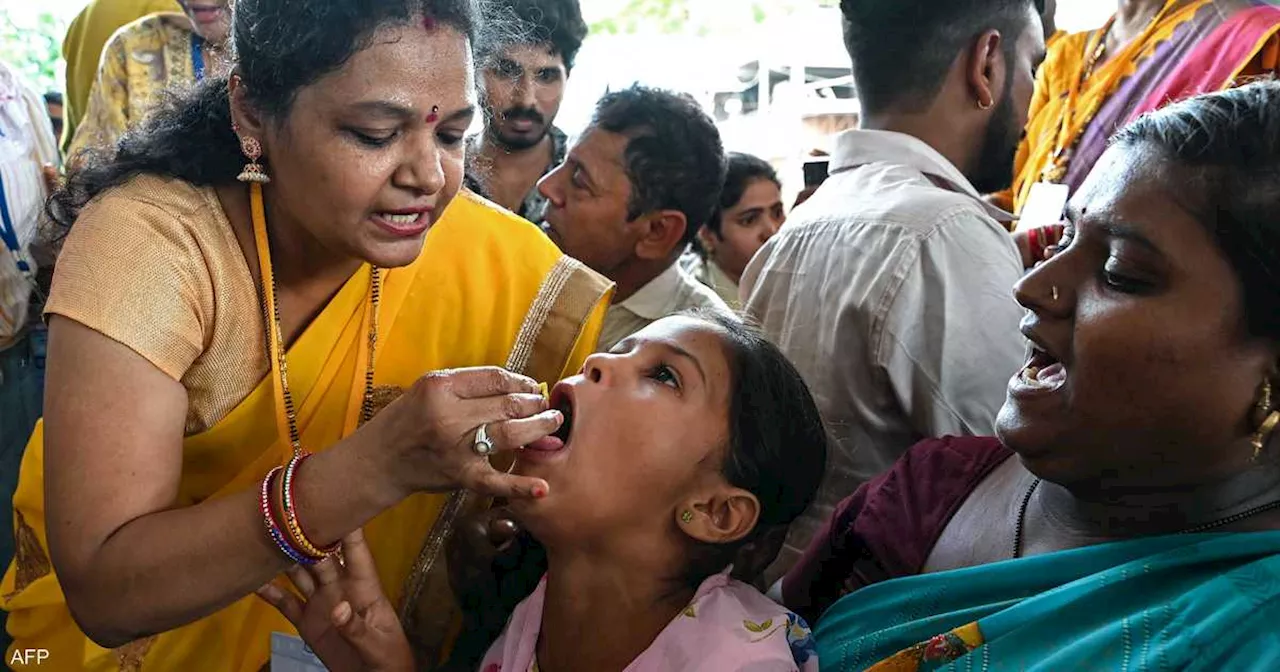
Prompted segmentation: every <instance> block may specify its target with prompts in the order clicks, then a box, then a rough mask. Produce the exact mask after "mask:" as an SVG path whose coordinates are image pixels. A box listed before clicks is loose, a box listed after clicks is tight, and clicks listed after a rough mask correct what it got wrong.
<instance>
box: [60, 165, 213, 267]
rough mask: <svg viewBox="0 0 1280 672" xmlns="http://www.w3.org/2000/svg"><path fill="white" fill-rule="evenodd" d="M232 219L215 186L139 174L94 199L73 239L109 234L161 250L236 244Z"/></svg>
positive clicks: (78, 220)
mask: <svg viewBox="0 0 1280 672" xmlns="http://www.w3.org/2000/svg"><path fill="white" fill-rule="evenodd" d="M225 221H226V217H225V215H224V214H223V211H222V205H221V203H220V202H219V200H218V198H217V195H216V194H215V193H214V192H213V189H212V188H211V187H201V186H197V185H194V184H191V183H190V182H186V181H184V180H180V179H176V178H168V177H161V176H158V175H149V174H143V175H137V176H134V177H132V178H130V179H129V180H127V181H125V182H123V183H122V184H119V185H117V186H114V187H111V188H109V189H107V190H106V191H104V192H102V193H101V194H99V195H98V196H97V197H95V198H94V199H93V200H92V201H90V202H89V203H88V204H87V205H86V206H85V207H84V209H82V210H81V211H80V215H79V216H78V217H77V218H76V221H75V223H74V224H73V225H72V226H71V232H70V235H69V238H68V240H73V239H76V238H80V237H96V236H98V235H107V236H109V237H110V238H112V239H116V240H117V241H119V242H120V243H121V244H124V243H128V242H129V241H133V242H134V243H136V244H142V243H144V242H146V241H150V245H151V246H152V247H156V248H158V249H159V248H165V249H168V248H173V247H181V248H189V249H196V248H208V247H209V246H210V245H214V246H216V247H218V248H219V249H221V248H222V247H226V246H228V245H230V243H229V242H228V241H229V240H230V239H229V238H228V236H227V234H228V232H227V231H224V230H222V229H223V228H225V227H226V226H227V225H226V224H225Z"/></svg>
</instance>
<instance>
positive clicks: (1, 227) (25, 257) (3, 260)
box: [0, 63, 58, 350]
mask: <svg viewBox="0 0 1280 672" xmlns="http://www.w3.org/2000/svg"><path fill="white" fill-rule="evenodd" d="M57 163H58V143H57V140H56V139H54V137H53V127H52V126H51V125H50V123H49V115H48V112H47V111H46V109H45V104H44V99H43V98H42V97H41V96H40V95H39V94H37V93H36V92H35V91H34V90H32V89H31V87H29V86H27V85H26V84H25V83H24V82H22V81H21V79H20V78H19V77H18V75H17V73H15V72H14V71H13V70H12V69H11V68H9V66H7V65H5V64H4V63H0V210H2V212H0V350H4V349H5V348H7V347H9V346H10V345H12V344H13V343H14V342H15V341H17V340H18V339H19V337H20V336H21V335H22V333H23V329H24V327H25V326H26V323H27V318H28V312H29V311H28V302H29V301H30V299H31V293H32V290H33V289H34V288H35V274H36V262H35V259H34V258H32V256H31V250H30V245H31V242H32V241H33V240H34V239H35V237H36V230H37V227H38V224H39V222H40V218H41V216H42V215H43V212H44V202H45V199H46V198H47V197H48V193H47V190H46V187H45V180H44V173H43V167H44V166H45V165H46V164H47V165H53V166H56V165H57Z"/></svg>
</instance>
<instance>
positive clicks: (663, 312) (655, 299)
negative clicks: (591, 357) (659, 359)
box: [596, 263, 729, 352]
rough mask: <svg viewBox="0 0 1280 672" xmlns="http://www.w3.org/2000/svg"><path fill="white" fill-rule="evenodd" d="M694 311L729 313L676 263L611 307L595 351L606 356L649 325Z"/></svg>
mask: <svg viewBox="0 0 1280 672" xmlns="http://www.w3.org/2000/svg"><path fill="white" fill-rule="evenodd" d="M693 308H708V309H713V310H723V311H726V312H728V311H729V307H728V306H727V305H725V302H724V301H721V300H720V297H718V296H716V293H715V292H713V291H711V290H710V289H709V288H707V286H706V285H703V284H702V283H701V282H698V281H697V280H696V279H694V278H693V277H692V276H690V275H689V274H688V273H687V272H685V271H684V270H683V269H682V268H680V264H679V263H673V264H671V265H670V266H669V267H667V270H665V271H663V272H662V273H661V274H660V275H658V277H656V278H654V279H653V280H650V281H649V283H648V284H646V285H645V286H643V287H641V288H640V289H639V290H638V291H637V292H636V293H635V294H632V295H631V296H629V297H627V298H626V300H624V301H620V302H618V303H615V304H613V305H612V306H609V310H608V312H606V313H605V316H604V326H603V328H602V329H601V330H600V341H599V345H597V346H596V350H597V351H599V352H606V351H608V350H609V349H610V348H612V347H613V346H615V345H617V344H618V341H621V340H622V339H624V338H626V337H628V336H630V335H631V334H634V333H636V332H637V331H640V330H641V329H644V328H645V327H647V326H649V325H650V324H652V323H654V322H656V321H658V320H660V319H662V318H664V317H667V316H669V315H674V314H676V313H679V312H681V311H684V310H690V309H693Z"/></svg>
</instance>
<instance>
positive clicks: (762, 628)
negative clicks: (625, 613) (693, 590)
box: [677, 574, 816, 670]
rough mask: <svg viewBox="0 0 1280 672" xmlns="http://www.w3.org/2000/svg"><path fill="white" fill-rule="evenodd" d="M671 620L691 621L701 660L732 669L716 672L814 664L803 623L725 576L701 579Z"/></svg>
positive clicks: (761, 595) (765, 598)
mask: <svg viewBox="0 0 1280 672" xmlns="http://www.w3.org/2000/svg"><path fill="white" fill-rule="evenodd" d="M677 618H689V619H693V620H694V621H695V622H697V624H698V626H699V630H700V632H699V633H698V635H699V636H698V639H697V642H696V646H697V647H698V649H699V655H700V657H701V658H702V659H704V660H715V661H717V662H719V663H726V662H729V661H732V662H733V663H734V664H736V665H738V667H725V668H717V669H768V670H772V669H797V668H798V667H800V666H802V665H803V664H804V663H806V662H808V660H810V659H815V660H816V650H815V646H814V642H813V636H812V633H811V632H810V629H809V625H808V624H807V623H805V621H804V619H802V618H800V617H799V616H797V615H796V614H795V613H793V612H791V611H790V610H788V609H787V608H786V607H783V606H782V605H780V604H778V603H777V602H774V601H773V600H771V599H769V598H768V597H766V596H765V595H764V594H763V593H761V592H760V591H759V590H756V589H755V588H754V587H753V586H750V585H748V584H746V583H742V582H741V581H735V580H733V579H730V578H728V575H727V574H718V575H716V576H713V577H711V578H709V579H707V580H706V581H704V582H703V584H702V587H701V588H700V589H699V591H698V597H697V598H695V601H694V603H693V604H692V605H690V606H689V608H687V609H686V610H685V611H684V612H683V613H682V614H681V615H680V616H678V617H677Z"/></svg>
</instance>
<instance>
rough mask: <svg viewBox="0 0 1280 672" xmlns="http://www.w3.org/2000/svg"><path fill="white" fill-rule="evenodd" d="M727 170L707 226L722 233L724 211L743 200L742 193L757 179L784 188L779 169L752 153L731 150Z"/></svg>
mask: <svg viewBox="0 0 1280 672" xmlns="http://www.w3.org/2000/svg"><path fill="white" fill-rule="evenodd" d="M725 165H726V170H725V174H724V186H723V187H722V188H721V189H720V203H719V204H718V205H717V206H716V209H715V210H714V211H712V213H711V217H710V218H708V219H707V228H708V229H711V232H712V233H714V234H716V235H717V236H718V235H720V232H721V231H722V227H723V226H724V221H723V220H724V211H725V210H728V209H729V208H732V207H733V206H735V205H737V204H738V201H741V200H742V195H743V194H744V193H746V191H747V187H749V186H751V183H752V182H755V181H756V180H769V181H770V182H772V183H774V184H776V185H778V188H779V189H781V188H782V181H781V180H779V179H778V171H776V170H774V169H773V166H771V165H769V162H768V161H765V160H764V159H762V158H760V157H758V156H753V155H751V154H743V153H741V152H730V153H729V157H728V159H726V160H725Z"/></svg>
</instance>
